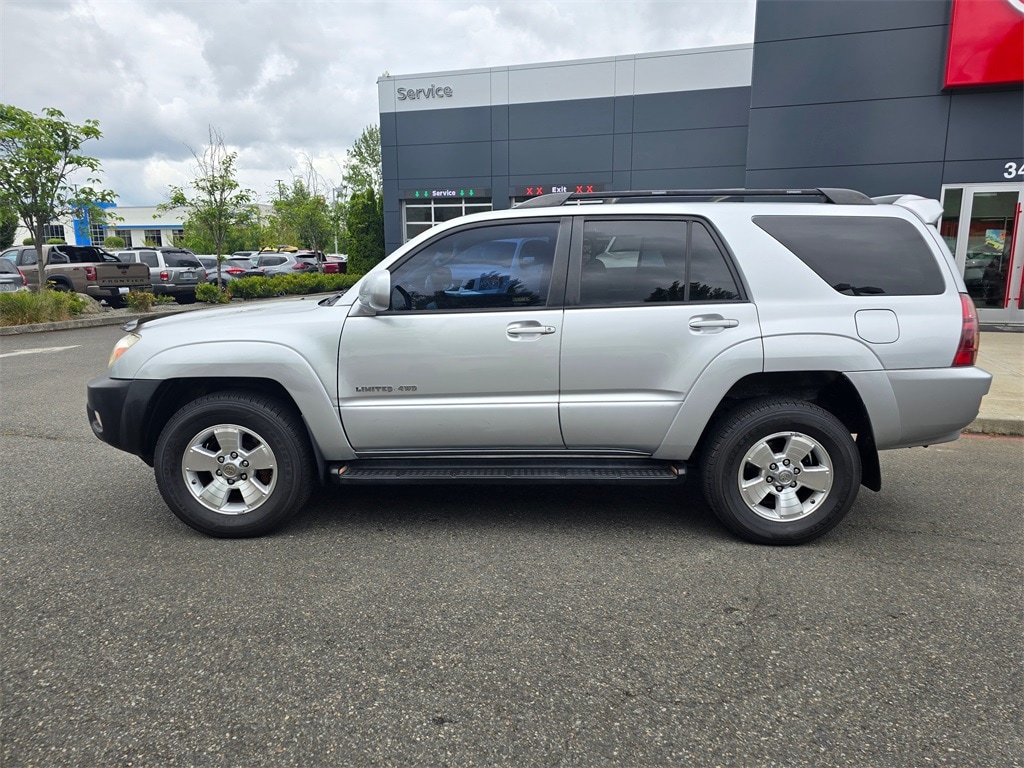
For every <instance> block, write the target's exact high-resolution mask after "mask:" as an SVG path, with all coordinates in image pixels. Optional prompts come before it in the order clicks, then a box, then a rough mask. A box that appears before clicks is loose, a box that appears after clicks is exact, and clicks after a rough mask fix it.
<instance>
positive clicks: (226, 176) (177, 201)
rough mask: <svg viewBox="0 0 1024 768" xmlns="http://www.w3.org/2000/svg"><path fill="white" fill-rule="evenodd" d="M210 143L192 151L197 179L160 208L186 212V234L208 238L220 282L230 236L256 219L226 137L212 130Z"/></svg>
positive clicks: (173, 193)
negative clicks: (199, 150) (226, 143)
mask: <svg viewBox="0 0 1024 768" xmlns="http://www.w3.org/2000/svg"><path fill="white" fill-rule="evenodd" d="M209 137H210V141H209V143H208V144H207V145H206V147H205V148H204V149H203V151H202V152H197V151H196V150H194V149H192V148H191V147H189V151H190V152H192V157H193V158H195V166H194V168H193V173H194V178H193V179H192V181H191V182H189V184H188V188H189V189H186V188H184V187H176V186H171V188H170V194H169V195H168V199H167V202H164V203H161V204H160V205H158V206H157V210H158V211H160V212H161V213H162V212H166V211H169V210H173V209H180V210H182V211H183V212H184V222H183V223H184V226H185V229H186V231H188V230H190V229H191V230H194V232H195V234H196V235H202V236H205V237H208V238H209V242H210V244H211V245H212V246H213V247H212V248H211V252H212V253H215V254H216V255H217V282H218V284H220V282H221V264H222V262H223V261H224V252H225V251H224V245H225V243H226V242H227V239H228V235H229V234H230V232H231V231H232V230H233V229H234V228H236V227H239V226H244V225H245V224H246V223H248V222H249V221H250V220H251V219H252V218H254V217H255V216H256V215H257V211H256V206H255V205H254V204H253V200H254V198H255V193H254V192H253V191H252V190H250V189H242V188H241V186H240V185H239V183H238V180H237V179H236V178H235V174H236V171H235V160H236V159H237V158H238V153H237V152H229V151H228V149H227V147H226V146H225V145H224V137H223V136H222V135H221V134H220V132H219V131H217V130H216V129H215V128H213V126H210V129H209Z"/></svg>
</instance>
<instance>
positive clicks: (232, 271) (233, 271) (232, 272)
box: [224, 267, 245, 275]
mask: <svg viewBox="0 0 1024 768" xmlns="http://www.w3.org/2000/svg"><path fill="white" fill-rule="evenodd" d="M224 271H225V272H227V273H228V274H229V275H243V274H245V270H244V269H242V268H241V267H232V268H231V269H226V270H224Z"/></svg>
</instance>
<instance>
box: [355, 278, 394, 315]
mask: <svg viewBox="0 0 1024 768" xmlns="http://www.w3.org/2000/svg"><path fill="white" fill-rule="evenodd" d="M359 303H360V304H362V305H363V306H364V307H366V308H367V309H369V310H371V311H373V312H383V311H384V310H386V309H387V308H388V307H390V306H391V273H390V272H388V271H387V270H386V269H382V270H380V271H379V272H374V273H373V274H371V275H367V276H366V277H365V278H363V282H362V285H360V286H359Z"/></svg>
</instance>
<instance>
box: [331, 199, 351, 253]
mask: <svg viewBox="0 0 1024 768" xmlns="http://www.w3.org/2000/svg"><path fill="white" fill-rule="evenodd" d="M347 191H348V187H346V186H344V185H342V186H340V187H335V188H334V255H335V256H338V255H340V254H339V253H338V218H339V211H338V195H341V199H342V200H344V199H345V193H346V192H347Z"/></svg>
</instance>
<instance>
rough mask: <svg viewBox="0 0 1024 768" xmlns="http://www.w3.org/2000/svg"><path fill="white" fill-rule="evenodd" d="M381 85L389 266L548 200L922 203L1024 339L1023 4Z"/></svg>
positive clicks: (817, 13)
mask: <svg viewBox="0 0 1024 768" xmlns="http://www.w3.org/2000/svg"><path fill="white" fill-rule="evenodd" d="M377 85H378V95H379V102H380V132H381V144H382V147H381V149H382V159H383V172H384V213H385V240H386V247H387V250H388V252H390V251H393V250H394V249H395V248H397V247H398V246H399V245H401V244H402V243H403V242H405V241H406V240H408V239H410V238H411V237H413V236H415V235H416V234H418V233H420V232H422V231H424V230H425V229H428V228H430V227H432V226H434V225H436V224H439V223H441V222H443V221H447V220H449V219H452V218H454V217H456V216H460V215H462V214H464V213H471V212H474V211H481V210H489V209H492V208H493V209H503V208H509V207H510V206H512V205H514V204H515V203H516V202H518V201H522V200H524V199H527V198H530V197H533V196H536V195H539V194H544V193H548V192H554V191H569V192H574V191H595V192H602V191H610V190H624V189H694V188H696V189H709V188H740V187H746V188H798V187H799V188H809V187H810V188H813V187H849V188H853V189H857V190H860V191H862V192H865V193H867V194H869V195H873V196H874V195H886V194H894V193H912V194H918V195H923V196H926V197H934V198H939V199H941V200H942V202H943V206H944V210H945V214H944V217H943V221H942V234H943V235H944V237H945V239H946V242H947V243H948V244H949V246H950V250H951V251H952V252H953V254H954V256H955V258H956V261H957V264H958V266H959V268H960V270H961V271H962V272H963V274H964V277H965V282H966V283H967V285H968V289H969V290H970V291H971V293H972V294H973V295H974V298H975V302H976V303H977V305H978V308H979V313H980V314H981V318H982V320H983V321H984V322H989V323H1006V324H1013V325H1022V324H1024V245H1022V239H1021V238H1019V237H1015V235H1016V234H1017V233H1018V231H1019V228H1020V226H1021V206H1022V203H1024V0H916V1H915V2H891V1H890V0H831V2H806V1H805V0H771V1H770V2H769V1H768V0H761V2H759V3H758V4H757V10H756V23H755V33H754V42H753V44H751V45H739V46H723V47H715V48H702V49H693V50H682V51H667V52H656V53H637V54H635V55H629V56H614V57H607V58H597V59H584V60H576V61H562V62H553V63H542V64H527V65H521V66H508V67H492V68H487V69H470V70H459V71H450V72H433V73H422V74H412V75H400V76H386V77H382V78H380V79H379V80H378V84H377ZM893 256H894V258H898V254H894V255H893Z"/></svg>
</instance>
